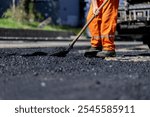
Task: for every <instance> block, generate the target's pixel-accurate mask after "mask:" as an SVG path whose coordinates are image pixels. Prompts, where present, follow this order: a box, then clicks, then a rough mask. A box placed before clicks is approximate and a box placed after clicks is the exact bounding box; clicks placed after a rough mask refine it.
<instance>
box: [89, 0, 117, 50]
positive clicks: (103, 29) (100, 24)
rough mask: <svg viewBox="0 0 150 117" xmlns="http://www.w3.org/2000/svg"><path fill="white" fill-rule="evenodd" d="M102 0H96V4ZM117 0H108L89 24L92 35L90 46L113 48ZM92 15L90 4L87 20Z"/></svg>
mask: <svg viewBox="0 0 150 117" xmlns="http://www.w3.org/2000/svg"><path fill="white" fill-rule="evenodd" d="M103 1H104V0H97V3H98V6H100V5H101V4H102V2H103ZM118 5H119V0H108V2H107V3H106V4H105V5H104V7H103V8H102V9H101V10H100V13H99V14H98V16H97V17H96V18H95V19H94V20H93V21H92V22H91V23H90V24H89V30H90V33H91V35H92V38H91V46H93V47H98V46H102V47H103V50H115V45H114V37H115V31H116V25H117V15H118ZM92 15H93V5H92V4H91V6H90V9H89V13H88V16H87V20H88V19H90V18H91V17H92Z"/></svg>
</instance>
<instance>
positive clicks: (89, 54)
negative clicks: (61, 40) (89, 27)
mask: <svg viewBox="0 0 150 117" xmlns="http://www.w3.org/2000/svg"><path fill="white" fill-rule="evenodd" d="M100 51H102V47H101V46H100V47H91V48H90V49H89V50H87V51H86V52H85V53H84V56H85V57H95V56H96V54H97V53H98V52H100Z"/></svg>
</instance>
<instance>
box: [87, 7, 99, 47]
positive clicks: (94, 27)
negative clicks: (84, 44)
mask: <svg viewBox="0 0 150 117" xmlns="http://www.w3.org/2000/svg"><path fill="white" fill-rule="evenodd" d="M92 16H93V6H92V4H91V6H90V10H89V13H88V16H87V21H88V20H89V19H90V18H91V17H92ZM100 24H101V18H100V16H97V17H95V18H94V19H93V21H92V22H91V23H90V24H89V26H88V28H89V31H90V33H91V36H92V37H91V46H92V47H99V46H101V37H100Z"/></svg>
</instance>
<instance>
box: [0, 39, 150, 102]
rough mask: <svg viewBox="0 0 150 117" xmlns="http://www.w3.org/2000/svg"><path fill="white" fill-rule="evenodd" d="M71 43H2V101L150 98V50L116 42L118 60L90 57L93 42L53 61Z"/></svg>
mask: <svg viewBox="0 0 150 117" xmlns="http://www.w3.org/2000/svg"><path fill="white" fill-rule="evenodd" d="M69 42H70V41H67V42H66V41H64V42H63V41H61V42H60V41H57V42H55V41H54V42H52V41H43V42H42V41H35V42H31V41H27V42H24V41H1V43H0V99H19V100H22V99H84V100H85V99H111V100H112V99H117V100H120V99H127V100H128V99H138V100H141V99H150V80H149V77H150V50H149V48H148V47H147V46H146V45H143V44H142V42H116V48H117V49H116V52H117V57H115V58H105V59H100V58H86V57H84V52H85V50H87V49H88V47H89V46H90V43H89V41H79V42H78V43H77V44H76V45H75V47H74V49H73V50H71V51H70V52H69V53H68V55H67V56H66V57H53V56H49V55H50V54H51V53H53V52H55V51H56V50H58V49H59V48H60V47H67V46H68V44H69Z"/></svg>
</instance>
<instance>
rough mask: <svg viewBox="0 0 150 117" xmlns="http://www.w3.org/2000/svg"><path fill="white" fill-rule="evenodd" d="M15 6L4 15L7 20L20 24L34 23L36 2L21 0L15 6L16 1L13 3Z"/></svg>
mask: <svg viewBox="0 0 150 117" xmlns="http://www.w3.org/2000/svg"><path fill="white" fill-rule="evenodd" d="M12 3H13V5H12V6H11V7H10V8H9V9H8V10H7V11H6V12H5V13H4V15H3V16H4V17H5V18H11V19H13V20H16V21H18V22H25V21H28V22H33V21H34V20H35V17H36V14H37V13H36V10H35V8H34V5H35V4H34V0H19V2H18V3H17V5H15V0H13V1H12Z"/></svg>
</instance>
